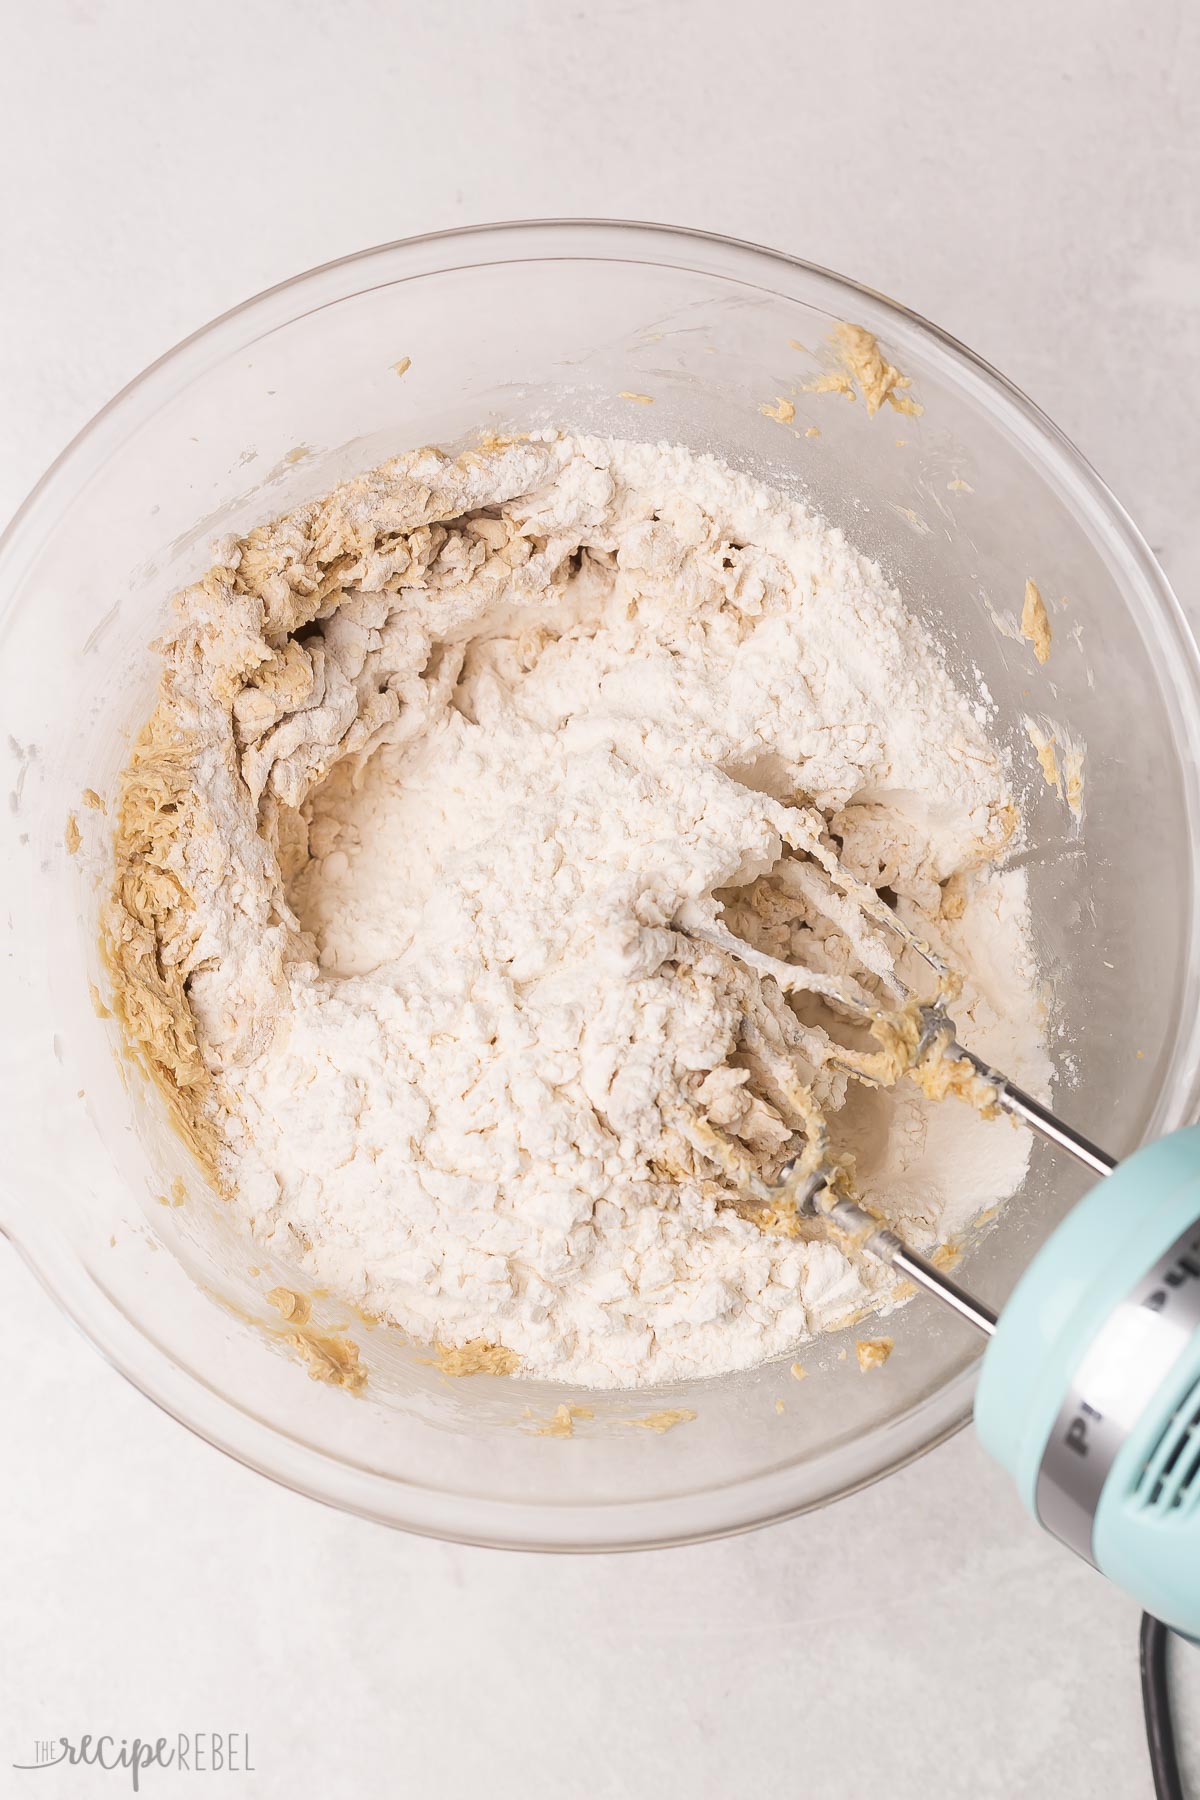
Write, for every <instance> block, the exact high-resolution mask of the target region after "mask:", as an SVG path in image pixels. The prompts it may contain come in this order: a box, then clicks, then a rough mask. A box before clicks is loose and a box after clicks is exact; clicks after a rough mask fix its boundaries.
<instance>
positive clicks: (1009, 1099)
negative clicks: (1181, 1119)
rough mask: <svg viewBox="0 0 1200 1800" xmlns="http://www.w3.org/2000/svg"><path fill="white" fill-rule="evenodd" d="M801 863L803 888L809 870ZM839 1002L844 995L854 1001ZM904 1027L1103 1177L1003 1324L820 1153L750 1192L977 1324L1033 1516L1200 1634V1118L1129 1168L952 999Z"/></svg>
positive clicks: (916, 1014)
mask: <svg viewBox="0 0 1200 1800" xmlns="http://www.w3.org/2000/svg"><path fill="white" fill-rule="evenodd" d="M805 847H806V848H807V849H808V851H809V853H810V855H814V856H815V857H816V859H817V864H818V868H817V871H816V877H817V879H818V881H819V882H820V883H822V884H824V885H826V886H828V887H829V889H830V899H829V900H828V901H826V902H825V903H824V904H822V905H821V910H823V911H825V912H826V913H827V915H828V916H834V912H835V909H836V903H837V899H838V895H839V894H840V895H841V896H842V897H847V896H852V897H853V899H854V901H855V902H856V903H857V905H858V907H859V908H860V909H861V910H862V911H863V912H865V913H866V914H868V915H869V916H870V917H871V918H872V919H873V920H874V921H875V922H876V923H880V924H885V925H886V926H887V928H888V929H889V930H890V931H892V932H895V933H898V934H899V936H900V937H901V939H902V940H903V942H904V943H905V945H906V946H907V947H908V948H910V949H912V950H915V951H916V952H917V953H918V954H919V955H920V956H921V957H922V958H923V959H924V960H925V962H926V963H927V964H929V965H930V966H932V967H933V968H935V969H936V970H938V971H939V973H941V974H943V975H944V974H945V973H946V971H945V966H944V965H943V964H941V963H940V961H939V959H938V958H937V957H936V956H935V955H934V954H933V952H932V951H931V950H930V949H929V947H928V946H927V945H926V944H924V943H922V942H921V941H920V940H919V939H918V938H917V937H916V936H915V934H914V933H913V932H912V931H911V930H910V929H909V927H907V926H906V925H905V924H904V923H903V922H902V921H901V920H900V919H899V918H898V917H897V916H896V914H895V912H894V910H893V909H892V908H891V907H889V906H887V905H886V904H885V902H884V901H883V899H882V898H881V897H880V896H879V895H878V894H877V893H876V892H875V890H874V889H871V888H867V887H866V886H865V885H864V884H862V883H859V882H858V881H857V880H855V879H854V878H853V877H851V876H849V875H848V874H847V873H846V871H845V870H844V869H842V868H841V866H840V864H838V863H837V861H836V859H835V858H834V857H833V856H832V855H831V853H830V852H829V851H828V850H827V849H826V848H825V847H824V846H822V845H818V844H816V843H814V842H810V843H809V844H807V845H806V846H805ZM803 866H805V867H806V868H807V870H808V872H809V873H808V875H807V876H806V879H807V882H808V886H809V889H810V891H811V889H812V874H813V870H812V864H811V863H810V864H808V865H803ZM818 903H820V901H819V895H818ZM838 922H839V924H844V923H845V913H844V908H842V909H840V917H839V919H838ZM678 924H679V926H680V928H681V929H682V930H683V932H684V933H685V934H686V935H687V936H689V937H691V938H692V939H698V940H702V941H704V942H705V943H707V944H708V945H710V946H712V947H714V948H716V949H718V950H720V951H724V952H725V953H726V954H727V955H729V956H732V957H734V958H736V959H737V961H738V962H740V963H742V964H743V965H744V966H746V967H748V968H749V969H752V970H754V971H755V972H757V973H758V974H759V975H760V976H770V977H772V978H774V980H776V981H777V982H778V983H779V985H780V987H781V988H783V989H784V990H785V991H788V990H795V989H807V990H810V991H814V990H815V991H816V992H818V993H825V994H827V995H831V994H832V988H831V985H830V984H829V982H828V981H827V980H826V979H825V978H824V977H822V976H820V975H818V974H815V973H814V971H811V970H807V969H804V968H802V967H800V966H799V965H797V964H795V963H791V962H783V961H781V960H779V959H777V958H775V957H773V956H769V955H767V954H766V953H765V952H762V951H759V950H757V949H755V948H754V947H753V946H751V945H749V944H747V943H745V942H744V941H743V940H742V939H741V938H739V937H736V936H734V935H733V934H732V933H731V932H729V931H727V930H726V929H725V928H724V927H723V926H721V925H717V924H714V923H713V922H712V919H711V915H702V914H701V913H700V912H699V910H698V909H697V908H695V907H688V908H685V909H684V912H683V913H682V914H681V915H680V918H679V920H678ZM892 985H893V987H894V988H895V989H896V990H897V992H899V993H900V994H901V995H902V996H904V997H905V998H908V996H907V992H906V990H905V989H904V988H903V987H902V986H901V985H900V983H899V982H898V981H896V980H893V983H892ZM836 999H837V1001H838V1003H839V1004H841V1005H843V1006H844V1005H846V1004H847V1002H846V998H845V994H844V993H843V992H839V993H838V994H837V995H836ZM850 1005H851V1008H852V1010H854V1009H857V1010H858V1012H859V1013H860V1015H864V1016H865V1014H866V1013H867V1012H868V1011H869V1009H868V1008H866V1007H864V1006H863V1004H862V1002H861V1001H852V1002H850ZM874 1016H875V1017H876V1018H879V1017H881V1016H882V1015H880V1014H879V1013H876V1014H875V1015H874ZM909 1016H910V1018H911V1019H912V1020H913V1030H914V1037H915V1043H914V1044H912V1045H911V1046H910V1052H911V1053H910V1056H909V1058H908V1059H907V1060H908V1066H909V1067H910V1068H916V1069H919V1068H920V1067H921V1064H922V1061H923V1060H924V1059H932V1060H933V1063H934V1064H935V1065H937V1066H940V1067H941V1068H942V1069H943V1070H945V1069H950V1070H952V1071H954V1072H955V1073H956V1074H957V1075H958V1076H959V1077H963V1076H965V1077H966V1080H967V1081H968V1082H969V1083H970V1084H971V1085H972V1086H973V1087H974V1094H973V1096H972V1097H973V1098H974V1099H975V1101H976V1103H977V1104H979V1103H980V1101H981V1100H982V1101H983V1107H982V1110H985V1111H988V1112H992V1111H995V1110H999V1111H1002V1112H1005V1113H1007V1114H1009V1115H1011V1116H1012V1117H1013V1118H1014V1119H1017V1120H1020V1121H1021V1122H1023V1123H1024V1124H1025V1125H1027V1126H1029V1127H1030V1128H1031V1129H1032V1130H1034V1131H1035V1132H1036V1133H1037V1134H1038V1135H1039V1136H1040V1137H1042V1138H1045V1139H1046V1140H1047V1141H1048V1142H1050V1143H1051V1144H1054V1145H1055V1146H1057V1147H1058V1148H1059V1149H1061V1150H1065V1151H1067V1152H1068V1153H1069V1154H1070V1155H1071V1156H1073V1157H1074V1158H1075V1159H1076V1161H1078V1162H1080V1163H1082V1164H1083V1166H1084V1167H1085V1168H1087V1169H1088V1170H1090V1171H1091V1172H1092V1173H1093V1174H1095V1175H1100V1176H1103V1177H1104V1179H1103V1180H1102V1181H1101V1182H1100V1183H1099V1184H1098V1185H1097V1186H1096V1187H1094V1188H1093V1189H1091V1191H1090V1192H1089V1193H1088V1194H1087V1195H1086V1196H1085V1197H1084V1199H1082V1200H1081V1201H1080V1202H1079V1204H1078V1205H1077V1206H1076V1207H1075V1208H1074V1209H1073V1211H1072V1212H1071V1213H1070V1214H1069V1215H1068V1217H1067V1218H1066V1219H1065V1220H1064V1222H1063V1223H1062V1224H1061V1225H1060V1226H1059V1227H1058V1229H1057V1230H1056V1231H1055V1232H1054V1233H1053V1235H1052V1236H1051V1237H1050V1238H1049V1240H1048V1241H1047V1242H1046V1243H1045V1244H1044V1245H1043V1246H1042V1248H1041V1250H1040V1251H1039V1252H1038V1254H1037V1256H1036V1257H1035V1258H1034V1260H1033V1262H1032V1263H1031V1264H1030V1266H1029V1268H1028V1269H1027V1270H1026V1271H1025V1273H1024V1275H1023V1276H1022V1278H1021V1280H1020V1282H1019V1283H1018V1285H1017V1287H1016V1289H1015V1291H1014V1292H1013V1294H1012V1295H1011V1297H1010V1299H1009V1301H1008V1303H1007V1305H1006V1306H1005V1308H1004V1313H1003V1317H1002V1318H999V1319H997V1316H996V1314H995V1313H993V1312H991V1311H989V1309H988V1308H987V1307H986V1306H984V1305H983V1304H982V1302H981V1301H979V1300H978V1299H976V1298H975V1297H974V1296H973V1295H972V1294H970V1293H968V1292H967V1291H966V1290H965V1289H964V1288H962V1287H960V1286H959V1285H958V1283H957V1282H955V1281H953V1280H951V1279H950V1277H949V1276H948V1275H946V1274H945V1273H943V1272H942V1271H941V1270H940V1269H938V1268H936V1267H935V1266H934V1265H933V1264H932V1263H931V1262H929V1261H927V1260H926V1259H925V1258H924V1257H922V1256H919V1255H917V1254H916V1253H915V1252H914V1251H913V1250H911V1249H909V1248H908V1247H907V1245H905V1243H904V1242H903V1241H902V1239H901V1238H900V1237H899V1236H898V1235H897V1233H896V1232H895V1231H894V1230H892V1229H890V1228H889V1227H887V1226H886V1225H884V1224H882V1223H881V1222H880V1220H878V1219H877V1218H874V1217H872V1216H871V1214H869V1213H868V1212H866V1211H865V1210H864V1209H863V1208H862V1207H861V1206H860V1205H859V1204H858V1203H857V1201H856V1200H855V1199H854V1198H852V1197H850V1196H849V1195H848V1194H847V1193H846V1192H845V1191H844V1189H845V1184H844V1182H843V1181H842V1180H841V1179H840V1177H839V1171H838V1170H837V1169H836V1168H835V1167H833V1166H832V1165H831V1164H830V1163H829V1162H828V1161H827V1160H825V1159H824V1157H823V1146H822V1145H821V1144H820V1143H818V1144H817V1145H815V1146H810V1149H809V1152H808V1153H806V1154H805V1156H804V1157H802V1158H796V1159H795V1160H794V1161H793V1162H791V1163H789V1164H785V1166H784V1167H783V1169H782V1170H781V1172H780V1175H779V1178H778V1180H777V1181H776V1182H773V1183H767V1182H765V1181H761V1180H757V1181H752V1182H751V1184H750V1185H751V1188H752V1190H753V1192H754V1193H755V1195H756V1197H757V1198H758V1199H759V1200H760V1201H764V1202H767V1203H769V1204H770V1203H778V1202H779V1201H780V1200H781V1199H785V1200H786V1202H787V1204H788V1205H789V1206H792V1207H794V1208H796V1209H797V1210H799V1211H801V1212H805V1213H808V1214H810V1215H816V1216H819V1217H822V1218H824V1219H825V1220H826V1221H827V1222H828V1223H829V1224H830V1225H831V1226H832V1227H833V1228H835V1229H837V1230H840V1231H841V1232H843V1233H845V1234H847V1236H848V1237H849V1238H850V1239H851V1240H852V1242H853V1244H854V1245H855V1246H857V1247H858V1248H859V1249H861V1250H862V1251H864V1252H866V1253H867V1254H868V1255H870V1256H873V1257H876V1258H878V1259H880V1260H881V1261H882V1262H885V1263H887V1264H890V1265H891V1267H893V1268H894V1269H896V1270H897V1271H899V1272H901V1273H903V1274H904V1275H905V1276H907V1277H908V1278H909V1279H910V1280H911V1281H913V1282H915V1283H917V1284H918V1285H919V1286H921V1287H922V1288H925V1289H926V1290H927V1291H928V1292H929V1293H931V1294H933V1295H935V1296H936V1297H937V1299H939V1300H940V1301H942V1302H943V1303H944V1304H945V1305H947V1306H949V1307H951V1308H952V1309H953V1310H954V1311H955V1312H956V1313H958V1314H959V1316H960V1317H961V1318H963V1319H966V1320H968V1321H969V1322H970V1324H972V1325H973V1326H974V1327H975V1328H976V1329H977V1330H978V1331H981V1332H983V1333H984V1334H985V1335H986V1336H987V1338H988V1340H989V1342H988V1345H987V1348H986V1350H985V1352H984V1355H983V1362H982V1373H981V1376H980V1380H979V1387H978V1392H977V1395H976V1400H975V1425H976V1429H977V1431H978V1434H979V1437H980V1439H981V1440H982V1442H983V1445H984V1448H985V1449H986V1450H987V1451H988V1452H989V1453H990V1454H991V1455H992V1456H993V1457H994V1458H995V1459H996V1460H997V1461H998V1462H999V1463H1000V1464H1001V1465H1002V1466H1003V1467H1004V1468H1005V1469H1006V1470H1007V1471H1008V1473H1009V1474H1010V1475H1011V1476H1012V1478H1013V1480H1014V1481H1015V1482H1016V1485H1017V1489H1018V1491H1019V1493H1020V1496H1021V1499H1022V1501H1023V1502H1024V1504H1025V1506H1026V1507H1027V1509H1028V1510H1029V1511H1030V1512H1031V1513H1032V1514H1033V1516H1034V1518H1035V1519H1036V1520H1037V1521H1038V1522H1039V1524H1041V1525H1042V1526H1043V1527H1044V1528H1045V1529H1046V1530H1048V1531H1049V1532H1051V1533H1052V1534H1053V1535H1054V1536H1055V1537H1057V1538H1059V1539H1060V1540H1061V1541H1062V1542H1063V1543H1064V1544H1066V1545H1067V1546H1068V1547H1069V1548H1070V1549H1072V1550H1074V1551H1075V1552H1076V1553H1077V1554H1078V1555H1080V1556H1082V1557H1084V1558H1085V1559H1086V1560H1087V1561H1089V1562H1091V1563H1092V1564H1093V1565H1094V1566H1095V1567H1096V1568H1097V1569H1099V1570H1100V1571H1101V1572H1102V1573H1103V1574H1105V1575H1107V1576H1108V1577H1109V1579H1110V1580H1112V1581H1113V1582H1115V1583H1116V1585H1117V1586H1118V1587H1120V1588H1123V1589H1124V1590H1125V1592H1126V1593H1128V1594H1130V1595H1132V1596H1133V1597H1134V1598H1135V1599H1137V1600H1138V1601H1139V1603H1140V1604H1141V1605H1142V1606H1143V1607H1144V1608H1145V1609H1146V1611H1147V1612H1148V1613H1150V1614H1152V1615H1153V1616H1154V1618H1155V1619H1157V1620H1161V1621H1163V1622H1164V1623H1165V1624H1168V1625H1170V1626H1172V1627H1173V1628H1174V1629H1175V1630H1177V1631H1179V1632H1181V1633H1183V1634H1185V1635H1187V1636H1190V1637H1200V1126H1192V1127H1189V1128H1187V1129H1185V1130H1181V1131H1177V1132H1174V1133H1173V1134H1172V1135H1171V1136H1169V1137H1166V1138H1163V1139H1161V1140H1159V1141H1158V1142H1157V1143H1152V1144H1148V1145H1146V1146H1144V1147H1143V1148H1141V1149H1139V1150H1137V1151H1136V1152H1135V1153H1134V1154H1133V1155H1132V1156H1129V1157H1127V1158H1125V1160H1124V1161H1122V1162H1120V1163H1118V1162H1117V1161H1116V1160H1115V1159H1114V1158H1113V1157H1111V1156H1108V1155H1106V1154H1105V1152H1104V1151H1103V1150H1101V1149H1098V1148H1097V1146H1096V1145H1095V1144H1093V1143H1090V1142H1089V1141H1088V1140H1087V1139H1086V1138H1084V1137H1082V1136H1080V1134H1079V1133H1078V1132H1076V1131H1074V1130H1072V1129H1071V1127H1070V1126H1068V1125H1065V1124H1064V1123H1063V1122H1062V1121H1061V1120H1060V1119H1058V1118H1056V1117H1055V1116H1054V1114H1053V1113H1051V1112H1049V1111H1048V1110H1047V1109H1046V1108H1045V1107H1044V1106H1042V1105H1041V1104H1040V1103H1039V1102H1038V1101H1037V1100H1036V1099H1034V1097H1033V1096H1032V1095H1031V1094H1028V1093H1025V1092H1024V1091H1023V1090H1022V1089H1021V1088H1019V1087H1017V1086H1016V1085H1015V1084H1014V1083H1013V1082H1011V1081H1010V1080H1009V1079H1008V1078H1007V1076H1005V1075H1004V1074H1002V1073H1001V1072H1000V1071H999V1070H997V1069H994V1068H992V1067H990V1066H989V1065H988V1064H986V1063H985V1062H983V1061H982V1060H981V1059H980V1058H978V1057H976V1056H974V1055H973V1054H972V1053H971V1051H970V1050H968V1049H965V1048H964V1047H963V1046H962V1045H960V1044H959V1042H958V1039H957V1034H956V1030H955V1027H954V1024H953V1021H952V1020H951V1018H950V1017H949V1015H948V1014H947V1013H946V1012H945V1011H944V1010H943V1009H942V1006H941V1004H940V1003H937V1004H933V1005H926V1006H922V1007H917V1006H916V1004H915V1003H914V1002H912V1001H911V999H909ZM858 1072H860V1073H861V1069H860V1070H859V1071H858ZM978 1084H983V1085H982V1088H980V1086H979V1085H978ZM946 1085H951V1086H952V1085H954V1084H953V1083H950V1084H946ZM960 1085H961V1084H960ZM742 1173H743V1176H744V1173H745V1172H744V1170H743V1171H742Z"/></svg>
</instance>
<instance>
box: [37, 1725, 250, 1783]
mask: <svg viewBox="0 0 1200 1800" xmlns="http://www.w3.org/2000/svg"><path fill="white" fill-rule="evenodd" d="M12 1767H13V1768H14V1769H20V1770H22V1771H36V1770H38V1769H59V1768H78V1769H106V1770H109V1771H111V1772H113V1773H116V1774H119V1773H121V1772H122V1771H123V1772H124V1774H125V1778H126V1780H127V1781H128V1783H129V1786H130V1789H131V1791H132V1792H133V1793H135V1794H138V1793H140V1792H141V1788H142V1776H143V1775H145V1774H146V1773H147V1771H149V1770H154V1769H174V1770H175V1771H177V1772H178V1773H182V1774H185V1775H253V1774H254V1772H255V1770H254V1762H253V1760H252V1758H251V1752H250V1734H249V1732H246V1731H196V1732H187V1731H179V1732H176V1733H175V1735H174V1736H173V1737H158V1738H140V1737H114V1736H113V1735H111V1734H110V1733H108V1732H101V1733H100V1734H99V1735H94V1734H93V1733H91V1732H87V1733H85V1734H84V1735H83V1736H81V1737H76V1738H69V1737H53V1738H39V1739H38V1740H37V1742H36V1743H35V1744H34V1746H33V1756H32V1758H31V1759H28V1760H26V1761H23V1762H14V1763H13V1765H12Z"/></svg>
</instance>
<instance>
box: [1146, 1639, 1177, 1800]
mask: <svg viewBox="0 0 1200 1800" xmlns="http://www.w3.org/2000/svg"><path fill="white" fill-rule="evenodd" d="M1169 1635H1170V1634H1169V1632H1168V1630H1167V1627H1166V1626H1165V1625H1164V1624H1163V1623H1162V1621H1161V1620H1160V1619H1152V1618H1151V1617H1150V1614H1149V1613H1143V1614H1142V1630H1141V1636H1140V1638H1139V1640H1138V1648H1139V1652H1140V1657H1139V1660H1140V1662H1141V1669H1142V1708H1143V1711H1144V1712H1145V1714H1146V1748H1147V1749H1148V1750H1149V1752H1150V1771H1151V1773H1152V1775H1153V1776H1154V1793H1155V1796H1156V1800H1184V1792H1183V1783H1182V1781H1181V1780H1180V1779H1179V1758H1178V1757H1177V1756H1176V1754H1175V1726H1174V1724H1173V1723H1172V1720H1171V1695H1170V1692H1169V1690H1168V1687H1167V1638H1168V1636H1169Z"/></svg>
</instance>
